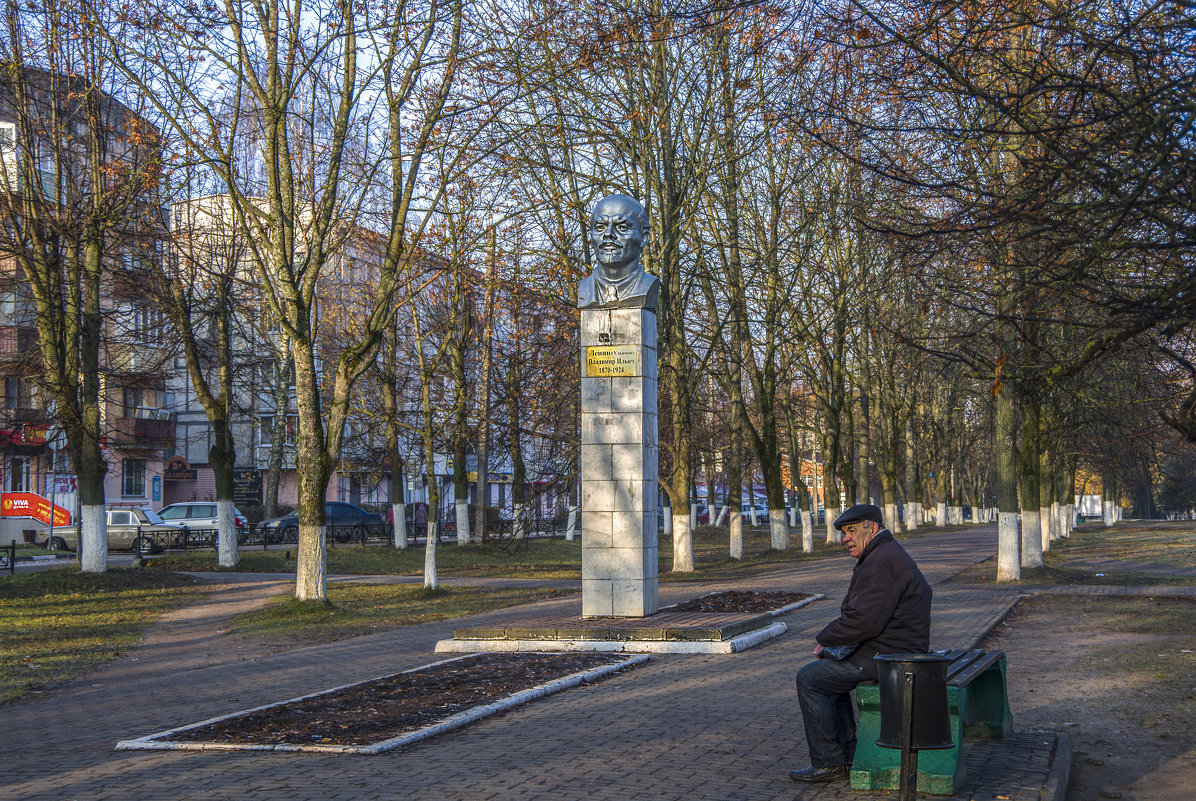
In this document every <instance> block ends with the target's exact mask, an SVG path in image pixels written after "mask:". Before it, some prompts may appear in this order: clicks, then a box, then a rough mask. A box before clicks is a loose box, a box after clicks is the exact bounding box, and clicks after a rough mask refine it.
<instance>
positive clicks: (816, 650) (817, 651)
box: [814, 643, 823, 659]
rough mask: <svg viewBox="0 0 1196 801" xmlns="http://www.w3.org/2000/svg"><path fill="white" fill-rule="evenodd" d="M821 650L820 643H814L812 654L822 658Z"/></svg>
mask: <svg viewBox="0 0 1196 801" xmlns="http://www.w3.org/2000/svg"><path fill="white" fill-rule="evenodd" d="M822 650H823V649H822V643H816V644H815V645H814V656H816V657H818V658H819V659H822Z"/></svg>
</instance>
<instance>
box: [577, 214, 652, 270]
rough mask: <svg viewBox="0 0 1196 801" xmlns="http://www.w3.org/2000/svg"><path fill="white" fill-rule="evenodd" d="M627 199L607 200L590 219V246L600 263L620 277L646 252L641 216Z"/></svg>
mask: <svg viewBox="0 0 1196 801" xmlns="http://www.w3.org/2000/svg"><path fill="white" fill-rule="evenodd" d="M637 211H638V210H637V209H635V208H633V207H632V206H631V204H630V203H628V202H627V201H626V200H624V199H623V198H605V199H603V200H602V201H600V202H599V203H598V205H597V206H595V207H594V214H593V216H591V217H590V244H591V245H592V246H593V248H594V252H595V254H597V256H598V263H599V264H600V265H602V266H603V267H605V268H606V272H608V273H614V274H616V275H618V274H620V273H622V272H623V270H624V268H626V267H628V266H630V265H632V264H635V262H636V261H637V260H638V259H639V257H640V253H641V252H642V251H643V249H644V233H643V230H642V229H641V227H640V223H639V220H638V215H637V213H636V212H637Z"/></svg>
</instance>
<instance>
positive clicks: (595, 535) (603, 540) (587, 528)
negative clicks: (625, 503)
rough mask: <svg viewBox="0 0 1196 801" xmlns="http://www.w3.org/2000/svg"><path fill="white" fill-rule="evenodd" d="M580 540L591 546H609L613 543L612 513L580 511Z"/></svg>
mask: <svg viewBox="0 0 1196 801" xmlns="http://www.w3.org/2000/svg"><path fill="white" fill-rule="evenodd" d="M581 541H582V543H583V544H584V545H585V546H588V547H591V548H610V547H612V546H613V545H614V513H613V512H586V511H583V512H582V513H581Z"/></svg>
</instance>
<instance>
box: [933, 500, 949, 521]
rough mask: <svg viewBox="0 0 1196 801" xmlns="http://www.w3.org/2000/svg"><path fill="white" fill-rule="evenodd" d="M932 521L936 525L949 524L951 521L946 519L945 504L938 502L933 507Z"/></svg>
mask: <svg viewBox="0 0 1196 801" xmlns="http://www.w3.org/2000/svg"><path fill="white" fill-rule="evenodd" d="M934 523H935V525H936V526H940V527H941V526H946V525H950V523H951V521H950V520H948V519H947V504H946V503H940V504H938V505H937V506H935V508H934Z"/></svg>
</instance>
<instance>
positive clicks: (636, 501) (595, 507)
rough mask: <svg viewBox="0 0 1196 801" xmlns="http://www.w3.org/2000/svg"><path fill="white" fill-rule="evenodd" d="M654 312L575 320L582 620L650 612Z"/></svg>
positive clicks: (612, 312) (585, 313) (596, 314)
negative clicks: (577, 333) (577, 330)
mask: <svg viewBox="0 0 1196 801" xmlns="http://www.w3.org/2000/svg"><path fill="white" fill-rule="evenodd" d="M656 381H657V376H656V313H655V312H653V311H650V310H648V309H641V308H632V309H601V308H589V309H582V311H581V530H582V539H581V545H582V551H581V606H582V612H581V613H582V616H583V617H646V616H647V615H651V614H653V613H654V612H656V608H657V601H656V596H657V577H656V566H657V551H656V525H657V508H656V503H657V486H656V475H657V427H656Z"/></svg>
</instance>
